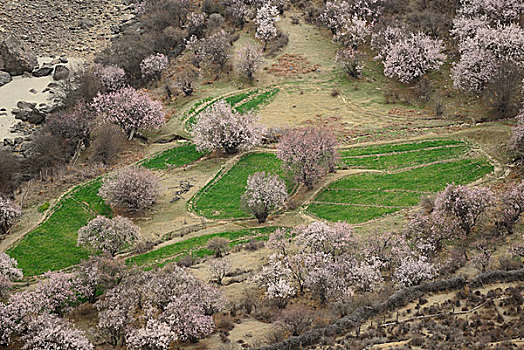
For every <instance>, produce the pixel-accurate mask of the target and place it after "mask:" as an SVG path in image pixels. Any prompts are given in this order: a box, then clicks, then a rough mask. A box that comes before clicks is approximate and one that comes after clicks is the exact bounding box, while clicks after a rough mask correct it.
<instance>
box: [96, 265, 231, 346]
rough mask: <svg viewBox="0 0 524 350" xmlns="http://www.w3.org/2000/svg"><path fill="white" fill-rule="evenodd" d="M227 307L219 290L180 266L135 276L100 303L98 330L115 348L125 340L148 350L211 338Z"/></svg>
mask: <svg viewBox="0 0 524 350" xmlns="http://www.w3.org/2000/svg"><path fill="white" fill-rule="evenodd" d="M222 307H223V299H222V297H221V294H220V293H219V291H218V290H216V289H215V288H213V287H211V286H209V285H206V284H204V283H202V282H201V281H199V280H198V279H196V278H195V277H194V276H193V275H191V274H190V273H189V272H187V271H186V270H184V269H182V268H179V267H172V268H170V269H164V270H159V271H148V272H138V273H137V274H132V275H130V276H129V277H127V278H125V279H124V280H123V281H122V282H121V283H120V284H119V285H117V286H116V287H114V288H113V289H111V290H110V291H108V292H107V293H106V295H105V297H104V298H103V299H101V300H100V301H98V302H97V308H98V309H99V311H100V314H99V328H100V330H102V331H104V333H105V334H107V335H109V336H110V338H111V343H112V344H113V345H115V346H116V345H117V344H119V343H120V342H121V341H122V340H124V339H125V341H126V343H127V342H129V343H130V344H132V345H131V346H132V347H133V348H139V347H140V346H143V347H144V348H149V349H165V348H168V347H169V346H171V345H172V343H173V342H175V341H191V342H196V341H198V339H201V338H203V337H205V336H207V335H208V334H210V333H211V332H212V331H213V329H214V323H213V318H212V317H211V316H212V314H213V313H215V312H217V311H218V310H219V309H221V308H222Z"/></svg>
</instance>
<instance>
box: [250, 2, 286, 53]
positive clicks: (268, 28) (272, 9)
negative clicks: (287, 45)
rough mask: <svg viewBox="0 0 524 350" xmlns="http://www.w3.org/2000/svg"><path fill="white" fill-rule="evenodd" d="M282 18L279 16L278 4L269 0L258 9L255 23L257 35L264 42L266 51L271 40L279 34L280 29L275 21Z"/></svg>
mask: <svg viewBox="0 0 524 350" xmlns="http://www.w3.org/2000/svg"><path fill="white" fill-rule="evenodd" d="M279 20H280V18H279V16H278V9H277V7H276V6H272V5H271V3H270V2H269V1H268V2H267V3H266V4H265V5H264V6H262V7H261V8H260V9H258V11H257V16H256V18H255V23H256V25H257V31H256V33H255V36H256V38H257V39H260V40H262V41H263V42H264V48H263V50H264V51H265V50H266V48H267V44H268V42H269V41H271V40H273V39H275V38H276V37H277V35H278V29H277V27H275V22H278V21H279Z"/></svg>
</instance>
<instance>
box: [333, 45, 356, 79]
mask: <svg viewBox="0 0 524 350" xmlns="http://www.w3.org/2000/svg"><path fill="white" fill-rule="evenodd" d="M362 58H363V57H362V54H360V53H359V52H358V51H356V50H354V49H353V48H351V47H348V48H345V49H341V50H338V51H337V55H336V56H335V61H336V62H338V63H340V64H341V65H342V67H343V69H344V71H345V72H346V73H347V74H348V75H349V76H351V77H353V78H359V77H360V76H361V75H362V64H361V63H362V62H361V61H362Z"/></svg>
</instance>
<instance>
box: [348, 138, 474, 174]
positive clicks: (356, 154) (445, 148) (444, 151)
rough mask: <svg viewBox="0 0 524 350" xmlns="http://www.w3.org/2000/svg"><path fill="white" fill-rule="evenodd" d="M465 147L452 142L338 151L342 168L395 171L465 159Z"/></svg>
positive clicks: (431, 142) (430, 142) (457, 142)
mask: <svg viewBox="0 0 524 350" xmlns="http://www.w3.org/2000/svg"><path fill="white" fill-rule="evenodd" d="M468 151H469V147H468V145H466V144H464V143H462V142H460V141H454V140H449V141H447V140H439V141H425V142H419V143H411V144H398V145H383V146H373V147H369V148H368V147H358V148H350V149H346V150H343V151H341V152H340V153H341V163H342V164H343V166H347V167H351V168H361V169H375V170H396V169H402V168H407V167H413V166H418V165H422V164H428V163H431V162H438V161H445V160H449V159H455V158H460V157H464V156H466V155H467V153H468Z"/></svg>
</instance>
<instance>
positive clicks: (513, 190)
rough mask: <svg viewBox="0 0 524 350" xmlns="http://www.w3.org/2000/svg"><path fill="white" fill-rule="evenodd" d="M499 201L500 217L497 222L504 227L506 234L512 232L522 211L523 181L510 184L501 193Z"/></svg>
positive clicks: (523, 199) (523, 203) (523, 206)
mask: <svg viewBox="0 0 524 350" xmlns="http://www.w3.org/2000/svg"><path fill="white" fill-rule="evenodd" d="M501 202H502V203H501V205H502V208H501V215H500V216H501V218H500V219H499V221H498V222H497V224H498V225H499V226H502V227H504V228H506V230H507V231H508V234H512V233H513V229H514V227H515V225H516V224H517V222H518V221H519V219H520V215H521V214H522V213H523V212H524V181H523V182H521V183H519V184H512V185H511V186H510V187H509V188H508V189H507V190H506V192H505V193H504V194H503V195H502V198H501Z"/></svg>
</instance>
